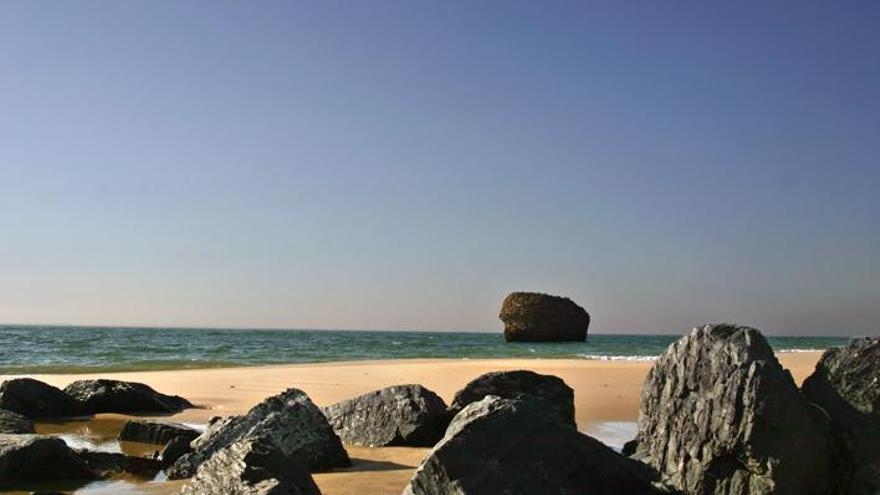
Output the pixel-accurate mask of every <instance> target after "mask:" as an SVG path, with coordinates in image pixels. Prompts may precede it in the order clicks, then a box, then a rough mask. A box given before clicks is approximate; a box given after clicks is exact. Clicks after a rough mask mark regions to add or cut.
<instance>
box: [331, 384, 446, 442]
mask: <svg viewBox="0 0 880 495" xmlns="http://www.w3.org/2000/svg"><path fill="white" fill-rule="evenodd" d="M324 415H325V416H327V421H329V422H330V425H331V426H332V427H333V430H334V431H336V434H337V435H339V437H340V438H341V439H342V441H343V442H344V443H348V444H354V445H366V446H370V447H381V446H386V445H408V446H414V447H432V446H433V445H434V444H435V443H437V442H438V441H439V440H440V439H441V438H443V432H444V431H446V423H447V415H446V403H445V402H443V399H441V398H440V397H439V396H438V395H437V394H435V393H434V392H432V391H430V390H428V389H426V388H425V387H422V386H421V385H395V386H393V387H387V388H383V389H381V390H376V391H373V392H370V393H367V394H364V395H361V396H359V397H355V398H353V399H349V400H345V401H342V402H339V403H337V404H333V405H332V406H329V407H326V408H324Z"/></svg>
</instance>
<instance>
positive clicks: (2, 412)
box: [0, 409, 35, 434]
mask: <svg viewBox="0 0 880 495" xmlns="http://www.w3.org/2000/svg"><path fill="white" fill-rule="evenodd" d="M0 433H15V434H20V433H35V431H34V422H33V421H31V420H30V419H28V418H27V417H25V416H22V415H21V414H18V413H16V412H12V411H7V410H6V409H0Z"/></svg>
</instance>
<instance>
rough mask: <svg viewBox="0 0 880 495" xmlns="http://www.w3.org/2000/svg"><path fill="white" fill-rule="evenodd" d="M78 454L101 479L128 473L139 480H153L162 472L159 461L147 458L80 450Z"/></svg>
mask: <svg viewBox="0 0 880 495" xmlns="http://www.w3.org/2000/svg"><path fill="white" fill-rule="evenodd" d="M76 453H77V455H79V457H80V458H81V459H82V460H83V461H85V463H86V465H88V467H89V469H90V470H92V472H94V473H96V474H97V475H98V476H99V477H101V478H108V477H110V476H113V475H115V474H120V473H127V474H131V475H134V476H137V477H139V478H144V479H152V478H153V477H155V476H156V474H157V473H158V472H159V471H161V470H162V464H161V463H160V462H159V461H157V460H155V459H147V458H145V457H135V456H129V455H125V454H119V453H115V452H96V451H93V450H78V451H76Z"/></svg>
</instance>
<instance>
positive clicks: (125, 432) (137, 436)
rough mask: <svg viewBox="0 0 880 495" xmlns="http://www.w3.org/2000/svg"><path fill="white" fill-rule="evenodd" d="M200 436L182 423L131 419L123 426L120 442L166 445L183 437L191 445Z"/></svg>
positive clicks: (193, 429)
mask: <svg viewBox="0 0 880 495" xmlns="http://www.w3.org/2000/svg"><path fill="white" fill-rule="evenodd" d="M200 434H201V433H200V432H199V431H198V430H196V429H195V428H190V427H189V426H185V425H182V424H180V423H170V422H164V421H150V420H143V419H131V420H128V421H126V422H125V425H123V427H122V431H120V432H119V440H123V441H128V442H141V443H153V444H157V445H165V444H167V443H168V442H170V441H171V440H174V439H175V438H177V437H183V438H185V439H186V441H187V443H189V442H191V441H193V440H195V439H196V437H198V436H199V435H200Z"/></svg>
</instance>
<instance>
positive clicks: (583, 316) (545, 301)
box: [499, 292, 590, 342]
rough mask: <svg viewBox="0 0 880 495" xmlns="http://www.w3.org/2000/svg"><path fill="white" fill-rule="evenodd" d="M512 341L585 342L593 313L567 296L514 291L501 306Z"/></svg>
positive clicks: (505, 334)
mask: <svg viewBox="0 0 880 495" xmlns="http://www.w3.org/2000/svg"><path fill="white" fill-rule="evenodd" d="M499 317H500V318H501V321H503V322H504V338H505V340H507V341H508V342H565V341H573V342H583V341H585V340H587V328H588V327H589V326H590V315H589V314H588V313H587V312H586V311H585V310H584V308H582V307H580V306H578V305H577V304H576V303H575V302H574V301H572V300H571V299H568V298H567V297H559V296H551V295H548V294H540V293H537V292H514V293H511V294H510V295H508V296H507V297H506V298H505V299H504V303H503V304H502V305H501V314H499Z"/></svg>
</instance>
